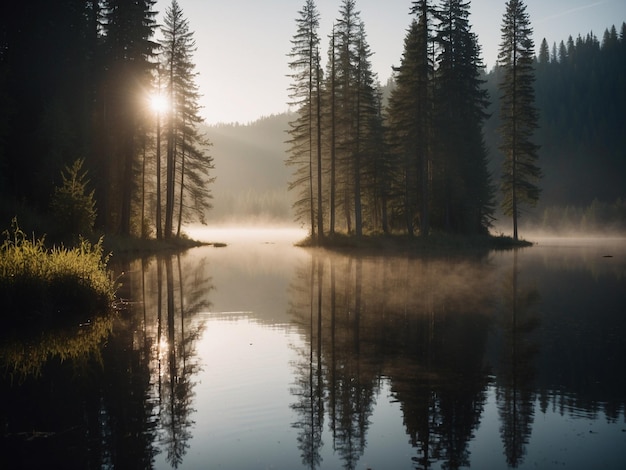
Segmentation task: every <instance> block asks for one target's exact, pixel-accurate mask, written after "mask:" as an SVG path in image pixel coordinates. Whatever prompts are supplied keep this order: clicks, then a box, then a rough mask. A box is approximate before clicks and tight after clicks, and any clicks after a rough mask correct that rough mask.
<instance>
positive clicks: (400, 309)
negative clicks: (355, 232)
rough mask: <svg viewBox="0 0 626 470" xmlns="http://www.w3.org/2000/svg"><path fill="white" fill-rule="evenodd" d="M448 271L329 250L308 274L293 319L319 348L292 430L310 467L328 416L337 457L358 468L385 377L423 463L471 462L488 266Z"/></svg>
mask: <svg viewBox="0 0 626 470" xmlns="http://www.w3.org/2000/svg"><path fill="white" fill-rule="evenodd" d="M400 263H403V264H400ZM448 266H449V265H448V264H446V263H445V262H439V261H437V260H413V259H405V260H401V259H399V258H372V259H369V258H366V259H363V258H358V257H357V258H353V257H350V256H335V255H329V254H328V253H325V252H323V251H320V252H315V253H314V254H313V259H312V261H311V265H310V266H308V267H305V268H303V269H301V270H300V272H299V275H298V277H297V281H296V282H295V283H294V285H293V286H292V291H293V297H292V299H293V300H292V304H291V313H292V314H293V316H294V318H296V319H297V321H298V322H299V324H300V326H301V328H302V329H303V330H304V331H306V332H307V336H308V338H309V341H308V342H307V344H308V347H310V351H309V352H308V355H305V354H304V353H303V354H302V357H303V360H302V361H301V363H299V364H296V371H295V376H296V377H297V383H296V386H295V387H294V390H293V392H292V393H293V395H294V396H295V397H297V398H298V400H297V403H296V404H294V405H293V408H294V409H295V410H296V411H297V412H298V413H299V416H300V419H299V420H298V421H297V422H296V423H294V425H293V426H294V427H295V428H297V429H298V431H299V437H298V442H299V444H300V449H301V452H302V459H303V462H304V463H305V465H306V466H307V467H309V468H317V467H319V466H320V463H321V462H320V450H321V447H322V445H323V443H322V442H321V439H320V438H318V436H320V437H321V427H322V424H323V422H324V418H325V414H326V413H327V414H328V421H329V426H330V432H331V434H332V437H333V450H334V451H335V452H336V453H337V454H338V455H339V456H340V458H341V460H342V462H343V467H344V468H346V469H353V468H356V465H357V462H358V461H359V459H360V458H361V456H362V455H363V453H364V450H365V447H366V443H367V431H368V428H369V425H370V419H371V414H372V410H373V407H374V404H375V402H376V397H377V396H378V394H379V393H380V389H381V380H388V381H389V383H390V388H391V390H392V393H393V396H394V398H395V399H396V400H397V401H399V402H400V405H401V408H402V411H403V414H404V425H405V427H406V430H407V434H408V435H409V439H410V441H411V443H412V445H413V447H415V449H416V452H417V455H416V456H415V457H414V458H413V462H414V465H415V466H416V467H417V468H427V467H429V466H430V465H431V464H432V463H433V462H435V461H442V462H443V464H444V466H445V467H446V468H459V467H461V466H466V465H469V451H468V443H469V441H470V439H471V437H472V433H473V431H474V430H475V429H476V427H477V426H478V422H479V418H480V414H481V411H482V406H483V403H484V401H485V389H486V385H487V383H488V371H487V370H485V367H484V365H483V364H484V354H485V345H486V342H487V335H488V325H489V321H490V315H489V314H490V311H489V310H488V309H487V305H490V303H489V302H488V300H489V293H490V292H491V291H490V290H489V289H485V288H484V287H485V286H484V285H483V284H484V283H485V282H489V278H488V276H489V274H488V273H489V271H488V270H486V269H485V267H484V265H483V263H482V262H481V261H480V260H477V261H467V262H463V263H459V264H458V265H457V267H456V268H455V269H454V270H452V271H450V270H449V269H448ZM326 272H330V276H329V277H328V276H324V274H325V273H326ZM468 274H471V275H469V276H468ZM305 357H308V362H307V360H306V359H305Z"/></svg>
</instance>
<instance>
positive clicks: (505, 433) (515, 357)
mask: <svg viewBox="0 0 626 470" xmlns="http://www.w3.org/2000/svg"><path fill="white" fill-rule="evenodd" d="M517 256H518V251H517V250H514V253H513V266H512V272H511V275H510V276H508V277H506V278H505V279H504V280H503V286H502V288H503V295H502V298H503V299H504V302H503V305H502V312H501V314H500V316H499V320H500V321H501V322H502V323H503V324H502V330H503V331H504V339H503V349H504V350H503V352H502V354H501V355H500V357H501V358H502V359H503V363H502V370H501V371H500V373H499V374H498V380H497V388H496V400H497V403H498V412H499V414H500V419H501V421H502V425H501V427H500V434H501V436H502V441H503V444H504V452H505V455H506V461H507V464H508V465H509V466H510V467H512V468H516V467H518V466H519V465H520V464H522V463H523V461H524V455H525V454H526V445H528V442H529V439H530V435H531V432H532V425H533V419H534V402H535V398H536V396H535V392H534V390H535V387H534V374H535V372H534V359H535V356H536V355H537V353H538V347H537V343H536V341H534V340H533V337H532V334H533V332H534V331H535V330H536V329H537V327H538V326H539V316H538V314H537V311H536V309H535V307H536V306H537V304H538V302H539V294H538V292H537V289H536V287H535V286H532V285H529V286H524V287H520V286H519V285H518V284H519V269H518V264H517Z"/></svg>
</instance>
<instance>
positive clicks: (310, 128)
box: [287, 0, 323, 240]
mask: <svg viewBox="0 0 626 470" xmlns="http://www.w3.org/2000/svg"><path fill="white" fill-rule="evenodd" d="M298 14H299V17H298V18H297V19H296V25H297V30H296V34H295V35H294V37H293V39H292V40H291V44H292V49H291V52H290V54H289V57H290V59H291V62H289V67H290V68H291V70H292V74H291V79H292V84H291V87H290V99H291V100H292V104H293V105H295V106H297V108H298V110H297V118H296V119H295V120H294V121H292V122H291V123H290V130H289V134H290V140H289V144H290V155H289V158H288V159H287V164H288V165H292V166H294V167H295V170H294V179H293V180H292V181H291V182H290V184H289V189H296V188H299V189H300V194H299V196H298V197H297V199H296V202H295V204H294V207H295V210H296V218H298V219H300V220H306V218H307V217H308V219H309V222H310V224H311V238H312V239H313V240H319V239H321V237H323V223H322V220H323V219H322V217H323V211H322V200H321V194H322V188H321V172H322V168H321V166H322V164H321V127H320V126H321V122H320V120H321V112H320V105H321V97H320V93H321V91H320V86H321V70H320V58H319V41H320V40H319V36H318V28H319V13H318V11H317V7H316V5H315V2H314V1H313V0H307V1H306V3H305V5H304V7H303V8H302V10H300V11H299V13H298Z"/></svg>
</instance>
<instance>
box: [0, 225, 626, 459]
mask: <svg viewBox="0 0 626 470" xmlns="http://www.w3.org/2000/svg"><path fill="white" fill-rule="evenodd" d="M264 237H265V235H264ZM609 249H610V252H611V253H612V254H613V258H603V256H604V254H605V253H606V252H607V250H609ZM577 251H578V252H579V256H578V257H577V256H576V252H577ZM625 269H626V249H625V248H624V246H623V245H620V246H619V247H613V246H611V247H607V246H600V247H598V248H596V249H595V250H594V249H591V248H589V247H586V248H585V249H584V250H579V249H578V248H572V247H570V246H562V245H558V246H544V245H539V246H538V247H533V248H531V249H525V250H520V251H513V252H500V253H490V254H484V255H481V256H474V257H466V258H458V257H455V258H445V257H440V258H411V257H364V256H357V255H355V254H350V253H346V254H340V255H337V254H330V253H329V252H326V251H323V250H302V249H297V248H294V247H291V246H289V245H288V244H287V245H281V244H276V245H274V244H271V243H265V240H264V241H263V243H257V244H237V243H233V244H232V245H229V247H227V248H223V249H214V248H201V249H196V250H192V251H190V252H189V253H188V254H186V255H181V256H164V257H150V258H144V259H137V260H133V261H128V262H125V263H120V264H119V265H118V266H117V267H116V270H117V272H118V273H121V272H124V273H125V274H124V276H123V277H122V281H123V290H122V291H121V292H120V294H121V295H122V296H123V298H124V299H126V300H127V303H126V310H124V311H122V312H120V313H119V315H117V316H111V317H107V319H108V320H107V322H105V323H102V325H101V327H97V328H96V326H97V323H96V322H95V321H94V322H92V326H90V327H89V328H85V326H75V328H74V329H73V330H71V331H69V330H67V331H66V332H65V333H64V334H63V335H57V336H51V337H50V338H51V339H50V340H47V341H37V342H35V343H36V345H37V347H35V343H33V342H31V343H28V344H29V346H28V347H25V346H24V345H23V344H24V343H19V342H17V343H16V341H17V340H16V339H15V338H4V341H3V342H2V345H3V346H2V347H0V359H1V360H2V361H3V369H2V370H3V371H4V375H3V376H2V380H1V381H0V393H1V395H0V446H1V448H0V450H2V452H1V453H0V455H1V456H2V457H0V467H1V468H5V467H6V468H12V467H13V466H15V465H13V464H14V463H15V462H18V463H19V464H21V465H22V467H25V468H35V467H38V466H39V467H41V466H46V467H55V466H57V467H62V468H93V467H96V468H215V467H220V468H233V469H238V468H266V467H274V468H285V469H291V468H310V469H325V468H333V469H334V468H345V469H355V468H368V467H369V468H416V469H426V468H448V469H457V468H467V467H474V468H506V467H509V468H530V467H536V466H539V467H542V465H543V464H544V463H545V462H556V463H558V465H559V466H566V467H567V468H589V467H594V466H600V467H602V468H608V469H611V468H614V469H617V468H623V467H624V464H625V463H626V451H624V450H623V449H625V448H626V446H625V445H624V444H626V443H625V442H624V436H625V434H624V432H623V429H624V420H625V419H626V418H625V409H626V378H625V377H624V374H623V358H624V357H626V344H625V343H624V341H623V338H624V334H625V333H626V317H624V315H623V311H624V307H626V276H625V275H624V274H625V272H626V271H625ZM89 332H93V334H91V333H89ZM87 333H89V334H87ZM50 334H51V335H55V334H56V333H54V332H50ZM15 344H18V347H14V346H12V345H15ZM20 344H21V346H19V345H20ZM59 345H63V347H64V348H67V350H70V349H71V350H74V349H72V348H74V346H76V349H75V350H76V351H82V352H81V353H76V354H74V353H69V352H65V351H66V349H62V348H59ZM79 346H80V347H79ZM54 348H57V349H54ZM81 348H82V349H81ZM33 359H36V360H33ZM589 431H592V432H589ZM10 464H11V465H10ZM555 465H556V464H555Z"/></svg>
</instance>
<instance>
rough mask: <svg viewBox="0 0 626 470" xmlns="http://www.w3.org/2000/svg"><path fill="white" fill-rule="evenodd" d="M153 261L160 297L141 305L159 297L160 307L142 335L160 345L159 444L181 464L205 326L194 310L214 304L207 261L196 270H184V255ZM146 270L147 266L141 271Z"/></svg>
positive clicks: (155, 382) (155, 383)
mask: <svg viewBox="0 0 626 470" xmlns="http://www.w3.org/2000/svg"><path fill="white" fill-rule="evenodd" d="M154 261H155V262H156V264H157V269H156V279H151V283H152V285H154V284H155V283H156V291H157V295H156V297H154V296H148V297H144V302H143V303H144V305H145V304H146V303H147V302H148V303H149V302H150V299H153V298H156V306H152V307H148V309H149V310H150V309H151V310H152V311H153V312H154V311H156V318H152V319H150V318H146V320H147V321H146V324H145V329H146V331H145V332H144V334H145V336H148V337H150V336H152V337H153V338H154V339H153V341H152V342H153V344H154V348H156V351H155V354H151V356H150V357H151V363H152V365H151V371H152V372H151V375H152V379H151V381H152V387H153V389H155V390H154V391H153V393H155V392H156V393H155V394H154V395H153V400H152V401H153V402H154V403H155V405H156V409H157V411H156V413H155V414H156V422H157V426H158V431H159V444H160V446H161V447H163V448H164V449H165V452H166V459H167V461H168V462H169V463H170V465H171V466H172V467H174V468H177V467H178V466H179V465H180V464H181V463H182V462H183V458H184V456H185V454H186V452H187V449H188V448H189V444H188V441H189V440H190V439H191V437H192V435H191V426H192V425H193V424H194V423H193V421H192V420H191V414H192V413H193V411H194V409H193V407H192V400H193V398H194V392H193V387H194V382H193V380H192V378H193V376H194V375H195V374H196V373H197V372H198V369H199V365H198V359H197V354H196V351H195V343H196V342H197V340H198V339H199V338H200V335H201V333H202V329H203V324H202V323H200V322H198V321H197V319H195V318H194V314H195V313H197V312H199V311H205V310H207V309H208V308H209V306H210V302H209V300H208V297H207V292H208V291H209V290H210V279H207V278H205V277H203V275H202V272H203V267H204V265H203V263H197V264H196V266H195V269H191V270H183V268H182V261H181V257H180V256H176V257H171V256H167V257H159V258H157V259H156V260H154ZM174 262H176V270H175V269H174ZM163 267H165V269H163ZM163 271H165V277H164V276H163ZM145 272H146V270H145V267H144V269H143V270H142V273H144V274H145ZM184 272H185V273H186V275H184V274H183V273H184ZM144 283H145V276H142V285H143V284H144ZM164 286H165V289H163V287H164ZM163 292H165V295H163ZM164 306H165V312H163V307H164ZM155 307H156V308H155ZM164 317H165V318H164ZM144 318H145V317H144ZM155 327H156V331H155Z"/></svg>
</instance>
